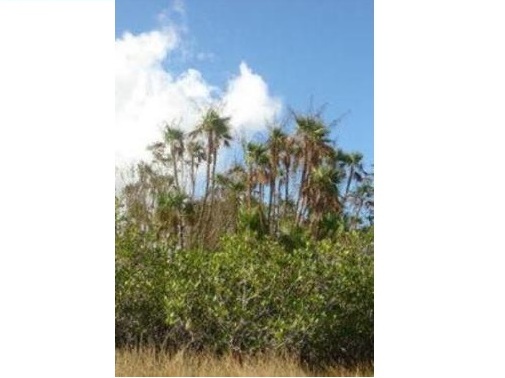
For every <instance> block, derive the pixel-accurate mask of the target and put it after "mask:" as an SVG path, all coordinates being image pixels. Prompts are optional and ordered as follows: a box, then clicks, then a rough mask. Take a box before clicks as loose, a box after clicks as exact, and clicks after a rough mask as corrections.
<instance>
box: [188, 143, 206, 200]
mask: <svg viewBox="0 0 505 378" xmlns="http://www.w3.org/2000/svg"><path fill="white" fill-rule="evenodd" d="M186 152H187V155H188V163H189V168H190V173H189V174H190V181H191V200H194V199H195V188H196V172H197V170H198V167H199V166H200V163H201V162H202V161H203V160H204V159H205V149H204V147H203V144H202V143H201V142H200V141H198V140H190V141H189V142H188V143H187V145H186Z"/></svg>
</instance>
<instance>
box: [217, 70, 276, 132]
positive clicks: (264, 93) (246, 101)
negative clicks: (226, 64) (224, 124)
mask: <svg viewBox="0 0 505 378" xmlns="http://www.w3.org/2000/svg"><path fill="white" fill-rule="evenodd" d="M223 100H224V103H225V110H224V111H225V113H226V114H227V115H229V116H231V121H232V123H233V124H234V126H235V127H236V128H238V129H240V130H243V131H246V132H254V131H258V130H262V129H264V128H265V123H266V122H268V121H270V120H272V119H273V118H274V117H275V116H276V115H277V114H279V112H280V110H281V108H282V103H281V101H280V100H279V99H277V98H273V97H271V96H270V94H269V92H268V85H267V84H266V83H265V81H264V80H263V78H262V77H261V76H260V75H258V74H255V73H253V72H252V70H251V69H250V68H249V67H248V66H247V64H246V63H245V62H242V63H240V74H239V75H238V76H237V77H235V78H233V79H232V80H230V81H229V83H228V88H227V90H226V94H225V95H224V98H223Z"/></svg>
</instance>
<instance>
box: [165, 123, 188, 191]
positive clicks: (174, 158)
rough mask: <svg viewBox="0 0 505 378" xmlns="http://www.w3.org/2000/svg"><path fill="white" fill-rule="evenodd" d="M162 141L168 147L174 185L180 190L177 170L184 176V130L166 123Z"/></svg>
mask: <svg viewBox="0 0 505 378" xmlns="http://www.w3.org/2000/svg"><path fill="white" fill-rule="evenodd" d="M164 141H165V143H166V145H167V146H168V147H169V149H170V161H171V163H172V169H173V171H174V181H175V187H176V189H177V190H178V191H181V182H180V180H179V172H180V175H181V176H180V177H181V179H182V177H183V176H184V175H183V166H184V164H183V161H182V158H183V156H184V132H183V131H182V130H181V129H179V128H178V127H173V126H170V125H168V124H167V125H166V126H165V130H164ZM179 163H180V164H179Z"/></svg>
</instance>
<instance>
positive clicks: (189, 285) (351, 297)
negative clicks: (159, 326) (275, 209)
mask: <svg viewBox="0 0 505 378" xmlns="http://www.w3.org/2000/svg"><path fill="white" fill-rule="evenodd" d="M364 240H365V241H368V244H367V243H365V242H364ZM369 242H370V237H368V240H367V239H366V238H363V236H362V235H359V234H358V233H349V234H347V235H345V238H342V240H341V241H340V242H331V241H322V242H317V243H308V244H306V245H305V247H303V248H299V249H296V250H294V251H292V252H286V250H285V249H284V248H282V247H281V246H280V245H279V244H278V243H276V242H273V241H269V240H262V241H258V240H257V239H256V238H254V237H252V235H251V234H247V233H245V234H242V235H234V236H228V237H226V238H224V239H223V240H222V243H221V247H220V248H219V250H217V251H216V252H213V253H205V251H202V250H193V251H181V252H179V253H177V254H175V255H174V256H173V258H172V259H171V261H170V263H169V274H168V275H167V282H166V284H167V293H168V295H167V296H166V298H165V310H166V320H167V324H168V325H170V326H171V327H175V328H178V329H180V330H181V332H179V333H177V334H178V335H184V337H183V338H180V339H174V340H173V342H175V343H176V344H177V343H179V344H182V343H186V344H187V346H189V347H191V348H194V349H207V350H211V351H213V352H216V353H221V352H224V351H228V350H240V351H243V352H248V353H254V352H258V351H266V350H273V351H279V352H295V353H298V354H299V355H300V357H301V358H302V359H303V360H305V361H306V362H308V363H310V364H315V363H316V362H317V363H324V362H330V361H334V360H339V362H355V361H358V360H366V359H370V358H373V255H372V254H371V253H370V251H367V250H366V248H367V247H369ZM372 243H373V235H372ZM372 248H373V245H372Z"/></svg>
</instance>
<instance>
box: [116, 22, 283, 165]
mask: <svg viewBox="0 0 505 378" xmlns="http://www.w3.org/2000/svg"><path fill="white" fill-rule="evenodd" d="M180 36H181V34H180V33H179V32H178V29H177V28H176V27H170V26H167V27H164V28H162V29H161V30H154V31H151V32H146V33H141V34H138V35H134V34H131V33H125V34H123V36H122V37H121V38H119V39H117V40H116V42H115V48H116V165H117V166H120V167H122V166H124V165H127V164H130V163H132V162H135V161H138V160H139V159H149V158H150V155H149V153H148V152H147V151H146V146H147V145H148V144H150V143H152V142H154V141H156V140H158V139H159V138H160V134H161V133H160V132H161V128H162V124H163V122H165V121H168V122H170V121H180V122H181V127H182V128H183V129H185V130H190V129H191V128H193V127H194V125H195V124H196V123H197V122H198V120H199V119H200V110H201V109H203V108H205V107H206V106H208V105H210V104H213V103H217V102H222V103H224V112H225V114H227V115H231V116H232V126H233V127H234V128H236V129H239V130H246V131H248V130H250V131H257V130H260V129H262V128H263V127H264V126H265V120H266V119H270V118H272V117H273V116H274V115H275V114H276V113H277V112H279V111H280V109H281V102H280V101H279V100H278V99H275V98H272V97H271V96H270V94H269V92H268V86H267V84H266V83H265V82H264V80H263V79H262V78H261V76H259V75H258V74H255V73H253V72H252V71H251V69H250V68H249V67H248V66H247V64H246V63H244V62H242V63H241V64H240V73H239V75H238V76H236V77H234V78H232V79H231V80H230V81H229V83H228V85H227V88H226V90H225V91H222V90H219V89H218V88H216V87H214V86H212V85H210V84H209V83H207V82H206V81H205V79H204V78H203V76H202V74H201V73H200V72H199V71H197V70H194V69H191V68H189V69H187V70H186V71H184V72H183V73H182V74H180V75H178V76H175V75H174V74H173V72H171V71H170V67H169V66H168V67H167V58H169V57H170V56H171V54H173V53H175V52H176V51H178V49H180V48H181V37H180Z"/></svg>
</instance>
